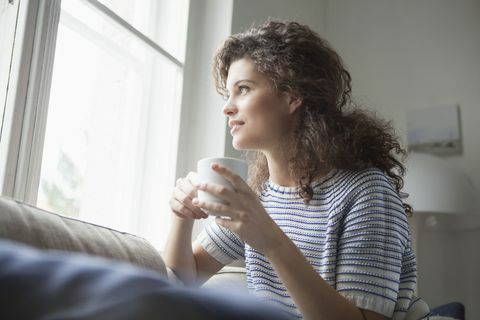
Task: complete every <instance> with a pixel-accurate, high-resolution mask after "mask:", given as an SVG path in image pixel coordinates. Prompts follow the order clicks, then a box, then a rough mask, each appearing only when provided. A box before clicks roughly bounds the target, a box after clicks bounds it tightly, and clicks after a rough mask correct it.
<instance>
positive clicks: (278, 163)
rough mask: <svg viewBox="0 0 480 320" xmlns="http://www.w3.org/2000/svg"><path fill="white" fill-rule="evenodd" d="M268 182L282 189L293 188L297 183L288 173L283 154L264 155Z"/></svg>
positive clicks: (287, 165)
mask: <svg viewBox="0 0 480 320" xmlns="http://www.w3.org/2000/svg"><path fill="white" fill-rule="evenodd" d="M265 156H266V158H267V164H268V172H269V174H270V181H272V182H273V183H275V184H278V185H280V186H284V187H295V186H297V185H298V181H296V180H295V178H294V177H293V176H292V175H291V173H290V168H289V163H288V157H287V156H286V155H285V154H283V152H278V153H276V154H273V153H266V154H265Z"/></svg>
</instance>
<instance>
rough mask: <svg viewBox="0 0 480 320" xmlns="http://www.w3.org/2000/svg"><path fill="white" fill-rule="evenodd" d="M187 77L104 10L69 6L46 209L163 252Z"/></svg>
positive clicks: (45, 177) (50, 131) (57, 71)
mask: <svg viewBox="0 0 480 320" xmlns="http://www.w3.org/2000/svg"><path fill="white" fill-rule="evenodd" d="M64 4H67V5H66V6H64ZM182 72H183V70H182V69H181V68H179V67H178V66H176V65H174V64H173V63H172V62H170V61H169V60H167V59H165V58H164V57H163V56H162V55H161V54H159V53H158V52H157V51H155V50H152V49H151V48H149V47H147V46H146V45H145V44H144V43H143V42H141V41H139V40H138V39H136V38H135V37H134V36H132V35H131V34H129V33H128V32H126V31H125V30H124V29H122V28H120V27H116V26H115V24H112V22H111V20H109V19H107V18H105V17H104V16H103V15H101V14H98V13H97V12H95V10H94V8H92V7H90V6H86V5H85V4H84V3H83V2H80V1H73V0H70V1H62V11H61V15H60V24H59V29H58V36H57V46H56V51H55V62H54V68H53V79H52V86H51V94H50V102H49V110H48V119H47V129H46V135H45V145H44V151H43V159H42V169H41V178H40V186H39V194H38V203H37V205H38V206H39V207H42V208H45V209H47V210H51V211H55V212H59V213H63V214H66V215H70V216H73V217H79V218H81V219H84V220H87V221H91V222H94V223H97V224H101V225H106V226H109V227H112V228H115V229H119V230H123V231H127V232H131V233H135V234H139V235H141V236H144V237H146V238H147V239H149V240H150V241H152V242H153V243H154V244H156V245H157V246H161V245H162V244H163V241H164V238H165V235H166V234H167V232H166V230H168V228H169V221H168V217H169V216H170V215H169V214H168V212H169V210H168V199H169V194H170V192H169V191H170V189H171V187H172V185H173V181H174V174H175V162H176V159H175V155H176V146H177V144H176V143H177V136H178V119H179V109H180V108H179V107H180V95H181V83H182ZM162 213H163V214H162Z"/></svg>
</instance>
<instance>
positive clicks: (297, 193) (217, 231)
mask: <svg viewBox="0 0 480 320" xmlns="http://www.w3.org/2000/svg"><path fill="white" fill-rule="evenodd" d="M213 67H214V68H213V73H214V78H215V81H216V87H217V91H218V92H219V93H221V94H223V95H224V96H225V98H226V103H225V106H224V108H223V113H224V114H225V115H226V116H227V117H228V119H229V121H228V123H229V126H230V128H231V134H232V136H233V146H234V147H235V148H236V149H238V150H248V151H249V152H251V159H250V162H251V163H250V179H249V180H250V181H249V184H247V183H246V182H245V181H243V180H242V179H241V178H239V177H238V176H237V175H235V174H234V173H232V172H231V171H229V170H228V169H226V168H224V167H221V166H219V165H215V164H214V165H213V166H212V168H213V169H214V170H215V171H216V172H217V173H218V174H220V175H222V176H224V177H225V178H226V179H228V180H229V181H230V182H231V183H232V185H233V186H234V189H235V190H234V191H229V190H228V189H225V188H222V187H220V186H218V185H208V184H200V185H198V184H195V183H194V181H195V179H194V178H195V174H193V173H191V174H189V175H188V176H187V177H186V178H183V179H179V180H178V181H177V185H176V187H175V189H174V191H173V196H172V198H171V202H170V206H171V209H172V211H173V212H174V213H175V217H176V218H175V223H174V226H173V229H172V233H171V235H170V238H169V243H168V244H167V247H166V250H165V261H166V263H167V266H169V267H170V268H171V269H173V270H174V271H175V273H176V274H177V275H178V276H179V277H180V278H181V279H182V280H183V281H184V282H187V283H194V282H196V281H199V280H201V279H207V278H208V277H210V276H211V275H213V274H214V273H215V272H217V271H218V270H220V269H221V268H222V267H223V266H224V265H225V264H228V263H230V262H232V261H233V260H236V259H245V264H246V269H247V280H248V287H249V289H250V290H251V291H253V292H255V293H256V294H258V295H259V296H261V297H262V298H263V299H265V300H266V301H271V302H272V303H275V304H277V305H278V306H279V307H281V308H282V309H284V310H285V311H286V312H287V313H288V314H289V315H291V316H292V317H298V318H301V317H304V318H307V319H372V320H373V319H384V318H394V319H411V318H417V319H418V318H422V317H424V316H426V315H427V314H428V308H424V310H422V307H426V306H425V305H424V304H423V303H421V301H418V299H417V298H414V296H413V291H414V289H415V283H416V261H415V256H414V253H413V251H412V249H411V241H410V232H409V227H408V221H407V215H408V214H409V213H410V212H411V208H410V207H409V206H408V205H406V204H403V203H402V201H401V199H400V197H399V194H400V190H401V188H402V184H403V180H402V175H403V173H404V167H403V165H402V163H401V162H400V161H399V160H398V159H397V157H396V156H398V155H400V156H404V155H405V151H404V150H403V149H402V148H401V146H400V144H399V142H398V140H397V137H395V135H394V133H393V129H392V127H391V126H390V124H389V123H386V122H383V121H381V120H379V119H377V118H376V117H375V116H374V115H372V114H370V113H367V112H366V111H362V110H360V109H358V108H356V106H355V105H354V103H353V102H352V101H351V96H350V94H351V77H350V74H349V73H348V72H347V71H346V70H345V68H344V66H343V64H342V61H341V59H340V57H339V56H338V55H337V54H336V53H335V52H334V51H333V50H332V49H331V48H330V47H329V45H328V44H327V42H326V41H324V40H323V39H321V38H320V37H319V36H318V35H317V34H316V33H314V32H313V31H312V30H310V29H309V28H308V27H307V26H303V25H300V24H298V23H295V22H287V23H283V22H276V21H271V22H267V23H266V24H264V25H262V26H260V27H257V28H252V29H250V30H248V31H247V32H245V33H242V34H237V35H233V36H231V37H229V38H228V39H227V40H226V41H225V42H224V44H223V46H222V47H221V48H220V49H219V51H218V52H217V54H216V56H215V58H214V66H213ZM198 190H203V191H207V192H209V193H211V194H213V195H215V196H217V197H220V198H222V199H223V200H225V202H226V204H216V203H206V202H201V201H199V200H198V199H197V197H196V195H197V191H198ZM204 210H205V211H211V212H216V213H215V214H218V215H219V217H217V218H216V219H215V221H214V223H211V224H209V225H207V226H206V228H205V230H204V232H203V233H202V234H201V236H200V239H199V240H198V241H197V242H196V243H195V245H194V247H193V249H192V247H191V240H192V239H191V231H192V225H193V221H194V220H195V219H201V218H205V217H206V214H205V213H204ZM220 216H227V217H229V218H230V219H222V218H221V217H220ZM413 314H415V316H413Z"/></svg>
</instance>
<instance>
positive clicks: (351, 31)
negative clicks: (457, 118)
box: [325, 0, 480, 319]
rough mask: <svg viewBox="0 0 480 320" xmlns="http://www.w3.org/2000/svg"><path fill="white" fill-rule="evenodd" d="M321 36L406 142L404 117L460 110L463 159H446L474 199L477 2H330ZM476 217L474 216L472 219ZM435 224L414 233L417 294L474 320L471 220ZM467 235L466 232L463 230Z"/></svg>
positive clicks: (479, 143) (477, 295) (479, 44)
mask: <svg viewBox="0 0 480 320" xmlns="http://www.w3.org/2000/svg"><path fill="white" fill-rule="evenodd" d="M325 17H326V18H327V21H326V22H325V25H326V29H325V31H326V35H327V38H328V39H329V40H330V42H331V43H332V44H333V46H334V47H335V48H336V49H337V51H338V52H339V53H340V55H341V56H342V57H343V58H344V60H345V62H346V64H347V66H348V68H349V70H350V71H351V74H352V77H353V94H354V96H357V97H358V99H359V100H360V101H363V102H365V103H366V104H368V105H370V106H372V107H374V108H375V109H376V110H378V112H379V113H380V114H381V115H382V116H384V117H385V118H387V119H392V120H393V121H394V124H395V127H396V128H397V129H398V133H399V134H400V135H401V136H402V139H403V141H406V135H405V113H406V111H407V110H408V109H414V108H424V107H430V106H433V107H435V106H439V105H441V104H459V105H460V109H461V123H462V134H463V147H464V152H463V155H461V156H454V157H449V158H448V160H450V161H451V162H453V163H454V164H455V165H456V166H458V167H459V168H460V169H462V170H463V171H465V172H467V173H468V174H469V176H470V177H471V179H472V180H473V182H474V184H475V185H476V187H477V192H478V195H479V196H480V139H478V137H479V136H480V126H478V122H479V121H480V105H479V103H480V63H479V57H480V35H479V32H480V1H478V0H460V1H449V0H422V1H416V0H408V1H384V0H368V1H356V0H335V1H328V2H327V3H326V14H325ZM477 213H480V212H477ZM474 217H475V216H473V217H463V218H461V220H463V223H462V225H463V227H462V228H457V227H455V225H456V224H457V221H458V219H457V218H451V217H438V222H439V224H437V225H436V226H432V227H428V226H425V225H424V226H422V227H421V231H420V232H421V235H420V238H419V246H418V250H419V251H418V261H419V273H420V277H419V281H420V282H419V293H420V295H421V296H423V297H425V298H426V300H427V302H428V303H429V304H430V305H432V306H435V305H438V304H440V303H444V302H448V301H452V300H459V301H462V302H464V303H465V304H466V309H467V318H470V319H477V318H480V305H479V304H478V301H480V290H479V286H480V275H479V274H478V270H480V254H478V252H479V251H478V249H477V248H476V246H477V245H476V244H478V243H480V230H479V228H478V225H479V223H478V220H479V219H478V217H480V215H476V218H474ZM466 225H467V226H468V225H470V227H468V228H465V226H466Z"/></svg>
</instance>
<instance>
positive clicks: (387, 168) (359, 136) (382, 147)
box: [213, 21, 411, 214]
mask: <svg viewBox="0 0 480 320" xmlns="http://www.w3.org/2000/svg"><path fill="white" fill-rule="evenodd" d="M246 57H248V58H250V59H251V60H252V61H253V62H254V63H255V66H256V68H257V69H258V71H259V72H261V73H262V74H264V75H266V76H267V77H268V78H269V79H270V81H271V82H272V84H273V86H274V88H275V89H276V90H277V92H287V93H289V94H292V95H293V96H296V97H301V98H302V99H303V104H302V107H301V108H299V109H298V111H297V112H299V113H300V114H299V117H298V119H299V121H298V123H297V126H296V129H295V134H294V138H293V140H292V141H291V142H290V143H291V148H289V150H290V155H289V157H290V159H289V160H290V161H289V163H290V168H289V170H290V172H291V173H292V175H293V176H294V177H296V179H298V185H299V186H300V188H299V190H300V195H301V196H302V197H303V199H304V200H305V202H307V203H308V202H309V201H310V200H311V199H312V196H313V189H312V187H311V184H312V182H313V180H314V179H315V178H317V177H318V176H319V175H320V174H321V173H324V172H326V171H329V170H331V169H349V170H361V169H366V168H369V167H376V168H378V169H380V170H382V172H384V173H385V174H386V175H387V176H388V178H389V180H390V182H391V183H392V184H393V185H394V187H395V189H396V191H397V192H398V193H400V190H401V189H402V188H403V175H404V173H405V167H404V166H403V164H402V162H401V161H400V160H398V159H397V156H401V160H402V161H403V160H404V158H405V156H406V151H405V150H404V149H403V148H402V147H401V145H400V143H399V140H398V137H397V136H396V135H395V132H394V129H393V126H392V124H391V122H387V121H384V120H382V119H380V118H378V117H377V116H376V115H375V114H374V113H373V112H370V111H367V110H364V109H361V108H359V106H357V105H356V103H355V102H354V101H352V97H351V92H352V87H351V76H350V73H349V72H348V71H347V70H346V69H345V67H344V64H343V62H342V59H341V58H340V56H339V55H338V54H337V53H336V52H335V51H334V50H333V49H332V48H331V47H330V45H329V44H328V42H327V41H326V40H324V39H322V38H320V36H319V35H318V34H317V33H315V32H314V31H312V30H311V29H310V28H309V27H308V26H305V25H301V24H299V23H296V22H281V21H267V22H266V23H264V24H263V25H260V26H258V27H252V28H250V29H249V30H248V31H246V32H244V33H240V34H235V35H232V36H230V37H228V38H227V39H226V40H225V42H224V43H223V45H222V46H221V47H220V49H219V50H218V51H217V53H216V55H215V57H214V62H213V76H214V80H215V86H216V89H217V91H218V92H219V93H220V94H222V95H226V93H227V89H226V81H227V77H228V72H229V68H230V65H231V64H232V63H233V62H235V61H236V60H239V59H242V58H246ZM248 160H249V162H250V181H249V183H250V185H251V186H252V188H253V189H254V190H255V191H257V192H260V191H261V190H262V188H264V186H265V182H266V180H267V179H268V177H269V172H268V165H267V161H266V158H265V156H264V155H263V153H261V152H257V151H251V152H249V154H248ZM404 206H405V209H406V212H407V213H408V214H410V213H411V207H410V206H409V205H407V204H404Z"/></svg>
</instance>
